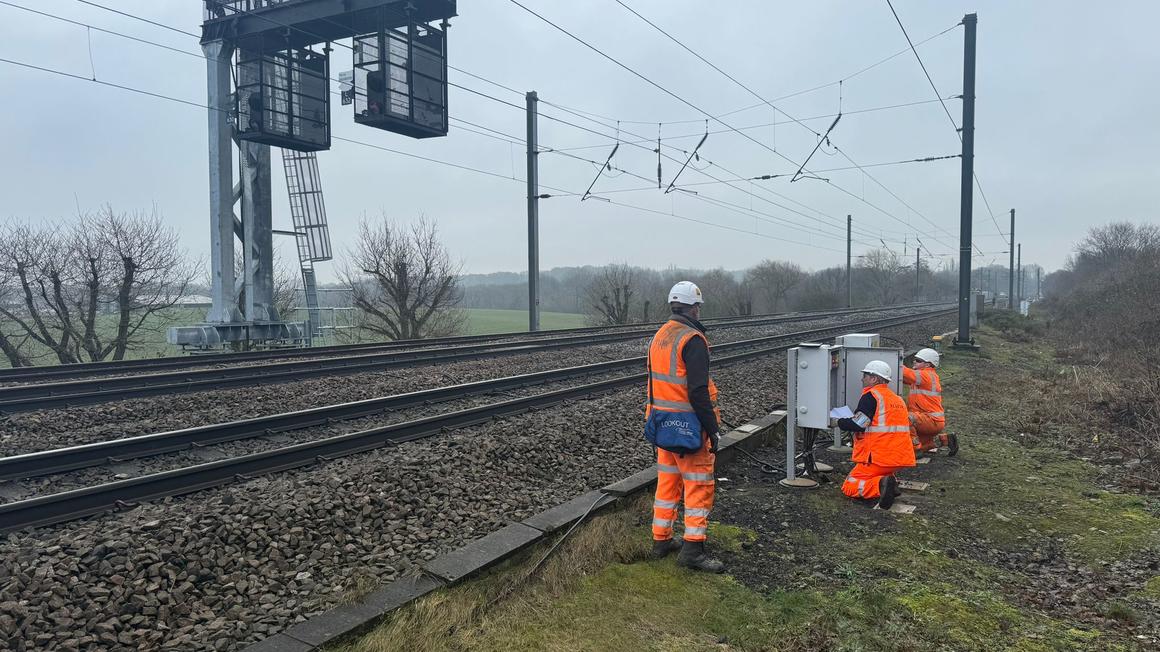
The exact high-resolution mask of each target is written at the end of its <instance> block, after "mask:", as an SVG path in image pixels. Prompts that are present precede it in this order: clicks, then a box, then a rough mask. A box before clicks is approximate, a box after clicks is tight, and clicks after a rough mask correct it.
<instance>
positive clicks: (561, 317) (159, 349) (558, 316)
mask: <svg viewBox="0 0 1160 652" xmlns="http://www.w3.org/2000/svg"><path fill="white" fill-rule="evenodd" d="M465 312H466V313H467V327H466V329H465V330H464V332H463V333H461V334H463V335H488V334H491V333H510V332H516V331H526V330H527V329H528V313H527V311H524V310H490V309H483V308H471V309H467V310H465ZM204 317H205V309H203V308H177V309H174V310H171V311H168V312H167V313H165V314H164V315H162V314H158V315H155V316H153V317H151V318H150V319H149V320H148V322H147V323H146V325H145V326H144V327H143V328H142V330H141V332H140V334H139V336H138V340H139V341H138V342H136V343H135V346H134V347H133V348H131V349H130V350H129V351H128V353H127V355H126V356H125V357H126V358H129V359H134V358H153V357H158V356H172V355H181V353H182V351H181V347H178V346H171V345H169V344H167V343H166V341H165V331H166V329H167V328H168V327H169V326H187V325H190V324H196V323H198V322H200V321H201V320H202V319H203V318H204ZM114 320H115V317H114V316H113V315H102V316H101V317H100V325H101V327H102V331H103V332H104V333H105V334H111V333H112V331H113V330H114V328H115V325H116V322H115V321H114ZM585 325H586V324H585V323H584V315H578V314H574V313H566V312H544V313H540V326H541V327H542V328H543V329H544V330H554V329H558V328H576V327H579V326H585ZM9 330H10V331H11V330H12V329H9ZM346 341H348V340H342V341H336V340H335V338H334V337H333V336H329V337H323V338H322V339H319V340H317V341H316V342H315V345H317V346H322V345H327V344H342V343H345V342H346ZM24 346H25V350H26V351H28V352H29V353H30V354H31V355H32V356H33V362H34V363H35V364H36V365H52V364H57V362H56V358H55V356H53V355H52V354H51V352H50V351H49V350H48V349H47V348H46V347H44V346H41V345H39V344H36V343H35V342H27V343H25V345H24ZM8 366H9V364H8V360H7V359H6V358H4V357H3V356H0V368H3V367H8Z"/></svg>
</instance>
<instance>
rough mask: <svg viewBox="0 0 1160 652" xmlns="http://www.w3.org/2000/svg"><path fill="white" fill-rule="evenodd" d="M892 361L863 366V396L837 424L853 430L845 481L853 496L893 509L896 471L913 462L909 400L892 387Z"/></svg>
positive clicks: (870, 363) (846, 429)
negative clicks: (852, 411) (851, 447)
mask: <svg viewBox="0 0 1160 652" xmlns="http://www.w3.org/2000/svg"><path fill="white" fill-rule="evenodd" d="M890 379H891V371H890V365H888V364H886V363H885V362H883V361H881V360H871V361H870V362H868V363H867V364H866V367H865V368H864V369H863V370H862V397H861V398H860V399H859V400H858V407H857V408H856V409H855V410H854V416H853V417H850V418H845V419H838V427H839V428H841V429H842V430H844V431H846V432H852V433H854V454H853V460H854V462H855V464H854V469H853V470H851V471H850V474H849V475H848V476H846V481H845V482H844V483H842V493H844V494H846V495H847V496H849V497H851V498H865V499H868V500H871V499H875V498H877V499H878V507H881V508H882V509H890V506H891V505H893V504H894V498H895V497H896V496H897V495H898V493H899V489H898V479H897V478H895V477H894V474H895V473H896V472H897V471H898V470H900V469H903V468H906V467H909V466H914V465H915V459H914V446H913V444H912V443H911V441H910V420H909V419H908V417H907V414H906V404H905V403H903V402H902V398H901V397H900V396H898V394H895V393H894V391H893V390H891V389H890Z"/></svg>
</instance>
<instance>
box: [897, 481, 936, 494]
mask: <svg viewBox="0 0 1160 652" xmlns="http://www.w3.org/2000/svg"><path fill="white" fill-rule="evenodd" d="M898 488H899V489H902V490H903V491H917V492H919V493H922V492H924V491H926V490H927V489H930V483H929V482H915V481H914V480H899V481H898Z"/></svg>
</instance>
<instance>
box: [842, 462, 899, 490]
mask: <svg viewBox="0 0 1160 652" xmlns="http://www.w3.org/2000/svg"><path fill="white" fill-rule="evenodd" d="M904 468H908V467H904V466H882V465H879V464H865V463H863V462H859V463H857V464H855V465H854V469H853V470H852V471H850V475H848V476H846V481H845V482H843V483H842V493H844V494H846V495H847V496H849V497H851V498H877V497H879V496H881V495H882V493H881V492H880V491H879V490H878V482H879V481H880V480H882V478H884V477H886V476H888V475H894V474H895V473H896V472H898V471H901V470H902V469H904Z"/></svg>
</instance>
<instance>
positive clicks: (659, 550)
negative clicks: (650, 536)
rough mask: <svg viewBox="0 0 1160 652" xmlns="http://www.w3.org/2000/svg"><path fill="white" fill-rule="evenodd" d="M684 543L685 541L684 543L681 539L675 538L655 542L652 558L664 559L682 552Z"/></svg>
mask: <svg viewBox="0 0 1160 652" xmlns="http://www.w3.org/2000/svg"><path fill="white" fill-rule="evenodd" d="M682 543H684V541H682V540H681V538H680V537H673V538H671V539H665V540H663V541H653V547H652V558H653V559H664V558H665V557H668V556H669V555H670V554H672V553H674V552H676V551H678V550H680V549H681V544H682Z"/></svg>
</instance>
